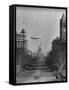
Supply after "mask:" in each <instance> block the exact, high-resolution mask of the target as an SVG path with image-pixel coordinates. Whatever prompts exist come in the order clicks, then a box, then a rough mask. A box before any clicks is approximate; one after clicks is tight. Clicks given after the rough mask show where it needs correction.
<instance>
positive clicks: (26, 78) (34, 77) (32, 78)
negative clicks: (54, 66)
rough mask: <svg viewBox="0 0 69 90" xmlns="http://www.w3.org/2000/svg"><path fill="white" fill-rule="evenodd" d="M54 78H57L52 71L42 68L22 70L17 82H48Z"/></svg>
mask: <svg viewBox="0 0 69 90" xmlns="http://www.w3.org/2000/svg"><path fill="white" fill-rule="evenodd" d="M54 79H56V78H55V76H53V75H52V72H45V71H42V70H31V71H25V72H21V74H19V75H18V76H17V78H16V80H17V83H31V82H46V81H53V80H54Z"/></svg>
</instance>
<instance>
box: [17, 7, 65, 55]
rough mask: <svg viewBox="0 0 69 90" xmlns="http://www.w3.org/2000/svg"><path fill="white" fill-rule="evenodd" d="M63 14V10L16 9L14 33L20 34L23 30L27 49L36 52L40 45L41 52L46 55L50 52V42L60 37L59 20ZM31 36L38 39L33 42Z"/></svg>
mask: <svg viewBox="0 0 69 90" xmlns="http://www.w3.org/2000/svg"><path fill="white" fill-rule="evenodd" d="M63 13H65V10H64V9H48V8H30V7H17V8H16V31H17V32H18V33H20V32H21V30H22V28H24V29H25V31H26V34H27V40H28V42H27V45H28V49H29V50H31V51H32V52H37V50H38V47H39V45H40V43H41V47H42V50H43V52H44V53H45V54H46V53H47V52H49V51H50V50H51V46H52V43H51V42H52V41H53V40H54V39H55V38H56V37H59V36H60V19H61V17H62V15H63ZM31 36H33V37H40V39H37V40H34V39H31Z"/></svg>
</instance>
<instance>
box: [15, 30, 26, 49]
mask: <svg viewBox="0 0 69 90" xmlns="http://www.w3.org/2000/svg"><path fill="white" fill-rule="evenodd" d="M26 42H27V40H26V35H25V31H24V29H22V31H21V32H20V33H17V32H16V47H17V48H24V47H26Z"/></svg>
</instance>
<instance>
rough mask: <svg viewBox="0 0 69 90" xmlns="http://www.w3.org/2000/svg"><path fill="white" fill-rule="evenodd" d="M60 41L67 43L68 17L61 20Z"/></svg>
mask: <svg viewBox="0 0 69 90" xmlns="http://www.w3.org/2000/svg"><path fill="white" fill-rule="evenodd" d="M60 39H61V40H64V41H66V15H65V14H63V16H62V17H61V19H60Z"/></svg>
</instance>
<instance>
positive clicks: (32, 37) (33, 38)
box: [31, 36, 40, 40]
mask: <svg viewBox="0 0 69 90" xmlns="http://www.w3.org/2000/svg"><path fill="white" fill-rule="evenodd" d="M31 39H34V40H36V39H40V38H39V37H32V36H31Z"/></svg>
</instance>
